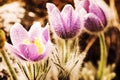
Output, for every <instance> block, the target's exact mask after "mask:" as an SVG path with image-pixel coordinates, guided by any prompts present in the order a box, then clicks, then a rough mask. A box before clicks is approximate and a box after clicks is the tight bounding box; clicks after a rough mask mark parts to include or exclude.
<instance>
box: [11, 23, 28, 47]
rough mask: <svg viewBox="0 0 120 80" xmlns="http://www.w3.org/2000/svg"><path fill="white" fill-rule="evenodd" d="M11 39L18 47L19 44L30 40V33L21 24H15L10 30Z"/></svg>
mask: <svg viewBox="0 0 120 80" xmlns="http://www.w3.org/2000/svg"><path fill="white" fill-rule="evenodd" d="M10 38H11V41H12V43H13V45H14V46H15V47H18V45H19V44H21V43H23V41H24V40H25V39H27V38H28V33H27V31H26V30H25V28H24V27H23V26H22V25H21V24H19V23H15V24H14V25H13V26H12V28H11V30H10Z"/></svg>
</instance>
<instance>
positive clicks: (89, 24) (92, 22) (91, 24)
mask: <svg viewBox="0 0 120 80" xmlns="http://www.w3.org/2000/svg"><path fill="white" fill-rule="evenodd" d="M84 27H85V28H86V29H88V30H89V31H93V32H97V31H101V30H103V28H104V26H103V24H102V22H101V20H100V19H99V18H98V17H97V16H96V15H94V14H92V13H89V14H87V15H86V16H85V24H84Z"/></svg>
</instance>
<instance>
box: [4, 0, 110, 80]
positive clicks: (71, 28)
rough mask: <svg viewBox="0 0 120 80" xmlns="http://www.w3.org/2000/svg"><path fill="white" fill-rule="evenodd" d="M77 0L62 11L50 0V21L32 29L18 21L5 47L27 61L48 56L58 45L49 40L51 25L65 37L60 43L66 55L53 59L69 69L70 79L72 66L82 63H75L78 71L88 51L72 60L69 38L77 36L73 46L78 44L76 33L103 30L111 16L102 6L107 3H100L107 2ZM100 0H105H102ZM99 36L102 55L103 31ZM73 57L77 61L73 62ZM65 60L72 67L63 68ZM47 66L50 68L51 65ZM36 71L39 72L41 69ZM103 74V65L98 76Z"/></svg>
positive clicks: (48, 4)
mask: <svg viewBox="0 0 120 80" xmlns="http://www.w3.org/2000/svg"><path fill="white" fill-rule="evenodd" d="M75 1H78V3H75V5H77V6H76V7H75V8H74V7H73V6H72V5H70V4H66V5H65V6H64V7H63V9H62V11H60V10H59V9H58V8H57V6H56V5H54V4H53V3H47V4H46V8H47V11H48V20H49V22H48V23H49V24H47V25H46V26H45V27H44V28H42V27H41V25H40V23H35V24H33V25H32V26H31V28H30V30H29V31H27V30H26V29H25V28H24V27H23V26H22V25H21V24H19V23H15V24H14V25H13V26H12V28H11V30H10V39H11V42H12V44H9V43H6V44H5V47H6V48H8V49H9V50H11V52H12V53H14V54H15V55H16V56H18V57H19V58H21V59H22V60H25V61H28V62H29V61H30V62H31V61H32V62H37V61H40V60H43V59H44V58H45V57H46V56H48V54H49V53H54V50H55V49H58V48H54V50H52V48H53V44H52V43H51V41H50V32H49V27H51V28H52V29H53V31H54V33H55V34H56V35H57V36H58V37H59V38H61V39H60V40H62V41H64V42H63V43H64V44H61V45H63V46H62V48H63V49H62V50H63V51H62V57H63V58H61V59H62V60H61V59H59V56H58V55H59V54H56V55H55V56H54V57H56V58H57V59H56V60H57V61H54V59H52V61H53V63H55V64H56V65H57V66H59V67H60V68H62V69H63V70H65V71H68V72H69V74H68V72H65V73H66V74H65V75H66V76H67V77H66V76H64V79H65V80H66V79H69V78H68V77H69V75H71V74H70V72H71V71H72V68H73V67H75V65H77V66H79V67H75V68H76V71H77V69H79V68H80V65H81V64H82V61H83V59H84V57H85V55H86V53H87V52H84V56H82V58H81V57H79V56H77V59H76V58H75V59H71V60H69V58H70V56H71V55H70V56H68V54H71V51H70V49H69V48H70V46H71V45H70V44H69V40H70V39H72V40H73V41H74V40H76V45H74V46H77V47H78V44H77V37H78V36H79V35H80V33H81V31H82V29H87V30H88V31H90V32H100V31H103V29H104V28H105V27H106V26H107V24H108V17H107V15H108V13H107V11H105V10H104V8H103V7H106V5H105V4H101V3H100V4H101V5H105V6H100V4H99V3H98V2H97V1H96V0H75ZM100 1H101V2H102V3H104V2H103V1H102V0H100ZM108 12H109V8H108ZM59 38H58V39H59ZM99 38H100V46H102V47H101V49H102V48H105V49H104V50H102V54H101V55H103V53H104V52H107V51H106V46H105V43H104V42H105V41H104V36H103V34H100V37H99ZM77 47H75V48H76V49H75V50H76V51H74V50H73V52H74V53H75V52H77ZM58 50H59V49H58ZM78 51H79V50H78ZM58 52H59V51H58ZM77 55H79V54H77ZM72 56H73V55H72ZM75 56H76V54H75ZM50 57H51V56H50ZM60 57H61V56H60ZM102 57H104V58H101V61H103V59H104V60H105V58H106V56H104V55H103V56H102ZM79 58H81V60H82V61H80V59H79ZM69 61H70V62H69ZM72 61H74V62H73V63H72ZM57 62H59V63H57ZM35 64H36V66H35V67H34V64H33V68H34V69H37V70H38V64H37V63H35ZM66 64H67V65H68V66H67V67H70V69H71V70H69V69H64V66H66ZM70 64H73V66H69V65H70ZM78 64H79V65H78ZM47 65H48V64H47ZM61 65H64V66H61ZM101 65H102V68H103V67H104V65H105V64H104V63H103V64H102V62H101ZM39 70H40V69H39ZM46 70H48V71H49V68H48V69H46ZM63 70H62V71H63ZM26 71H27V70H26ZM34 71H35V70H34ZM34 71H33V73H32V71H30V72H31V73H32V74H33V75H36V74H34V73H35V72H34ZM41 71H42V70H41ZM43 71H44V70H43ZM48 71H46V72H48ZM58 71H59V70H58ZM62 71H61V72H59V73H60V75H59V76H58V77H59V79H62V78H63V76H62ZM78 71H79V70H78ZM78 71H77V72H78ZM37 72H38V74H39V71H37ZM63 73H64V72H63ZM74 73H75V72H74ZM78 73H79V72H78ZM28 74H29V73H28ZM45 75H46V74H45ZM102 76H103V73H102V69H100V70H99V75H98V79H99V80H101V79H102ZM31 80H33V77H32V78H31ZM34 80H35V78H34Z"/></svg>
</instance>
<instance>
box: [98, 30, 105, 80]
mask: <svg viewBox="0 0 120 80" xmlns="http://www.w3.org/2000/svg"><path fill="white" fill-rule="evenodd" d="M99 39H100V51H101V55H100V64H99V68H98V75H97V78H98V80H102V77H103V73H104V68H105V66H106V62H107V49H106V44H105V37H104V34H103V33H102V32H101V33H100V34H99Z"/></svg>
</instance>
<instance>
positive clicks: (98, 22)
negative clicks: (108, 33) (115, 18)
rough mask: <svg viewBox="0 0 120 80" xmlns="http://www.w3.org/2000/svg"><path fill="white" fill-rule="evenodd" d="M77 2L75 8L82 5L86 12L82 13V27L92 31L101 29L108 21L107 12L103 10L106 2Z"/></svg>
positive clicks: (93, 0)
mask: <svg viewBox="0 0 120 80" xmlns="http://www.w3.org/2000/svg"><path fill="white" fill-rule="evenodd" d="M79 2H80V3H79V6H78V7H77V8H78V9H79V8H81V7H82V8H84V11H85V12H86V14H84V27H85V28H86V29H88V30H89V31H92V32H98V31H101V30H103V29H104V27H105V26H106V25H107V21H108V20H107V18H108V17H107V15H108V14H107V13H106V11H105V9H106V7H107V6H106V4H104V2H103V1H102V0H98V1H97V0H81V1H79ZM98 2H99V3H98ZM76 4H77V3H76ZM100 5H102V6H100ZM107 11H108V10H107Z"/></svg>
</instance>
